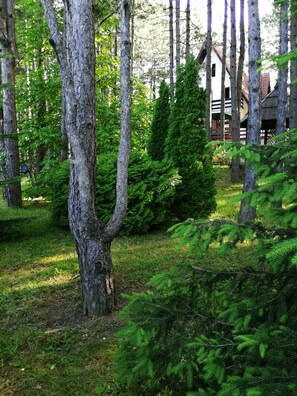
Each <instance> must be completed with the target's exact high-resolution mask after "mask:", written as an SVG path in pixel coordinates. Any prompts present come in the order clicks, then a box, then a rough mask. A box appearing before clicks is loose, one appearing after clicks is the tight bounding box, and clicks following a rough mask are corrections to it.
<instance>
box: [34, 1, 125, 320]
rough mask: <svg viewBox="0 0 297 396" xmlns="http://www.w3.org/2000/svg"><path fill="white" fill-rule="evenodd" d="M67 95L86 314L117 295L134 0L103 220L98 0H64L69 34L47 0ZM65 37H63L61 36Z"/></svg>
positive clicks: (72, 209) (73, 220)
mask: <svg viewBox="0 0 297 396" xmlns="http://www.w3.org/2000/svg"><path fill="white" fill-rule="evenodd" d="M42 3H43V7H44V11H45V16H46V18H47V21H48V25H49V28H50V33H51V39H50V41H51V44H52V45H53V47H54V49H55V52H56V55H57V59H58V63H59V67H60V73H61V79H62V90H63V92H64V94H65V99H66V113H65V125H66V128H67V136H68V141H69V144H70V182H69V200H68V212H69V224H70V230H71V233H72V236H73V238H74V241H75V244H76V250H77V253H78V258H79V264H80V277H81V283H82V294H83V312H84V314H85V315H91V316H95V315H103V314H107V313H109V312H111V311H112V309H113V307H114V300H115V289H114V281H113V268H112V259H111V253H110V246H111V242H112V240H113V238H114V237H115V236H116V235H117V234H118V232H119V230H120V228H121V226H122V223H123V219H124V216H125V213H126V207H127V190H128V183H127V179H128V160H129V151H130V104H131V97H130V35H129V20H130V1H129V0H122V2H121V95H122V98H121V106H122V107H121V138H120V146H119V155H118V167H117V183H116V192H117V193H116V205H115V210H114V213H113V215H112V218H111V219H110V221H109V222H108V223H107V224H103V223H102V222H101V221H100V220H99V219H98V218H97V216H96V211H95V170H96V122H95V121H96V118H95V45H94V15H93V0H72V1H71V2H68V1H65V3H64V21H63V28H64V35H63V36H62V35H61V32H60V31H59V27H58V23H57V18H56V14H55V10H54V7H53V3H52V0H42ZM62 37H64V40H62Z"/></svg>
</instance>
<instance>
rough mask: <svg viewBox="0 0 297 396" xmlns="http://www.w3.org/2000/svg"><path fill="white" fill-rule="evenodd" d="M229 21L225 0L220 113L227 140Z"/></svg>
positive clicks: (221, 133)
mask: <svg viewBox="0 0 297 396" xmlns="http://www.w3.org/2000/svg"><path fill="white" fill-rule="evenodd" d="M227 22H228V2H227V0H225V1H224V22H223V52H222V75H221V114H220V139H221V140H225V79H226V56H227Z"/></svg>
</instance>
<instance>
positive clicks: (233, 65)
mask: <svg viewBox="0 0 297 396" xmlns="http://www.w3.org/2000/svg"><path fill="white" fill-rule="evenodd" d="M230 22H231V46H230V80H231V118H232V142H233V143H239V141H240V136H239V127H238V100H237V98H238V96H237V72H236V70H237V57H236V49H237V45H236V7H235V0H231V3H230ZM231 180H232V182H233V183H238V182H239V181H240V178H239V160H238V159H237V158H232V166H231Z"/></svg>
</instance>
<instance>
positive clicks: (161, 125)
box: [148, 81, 170, 161]
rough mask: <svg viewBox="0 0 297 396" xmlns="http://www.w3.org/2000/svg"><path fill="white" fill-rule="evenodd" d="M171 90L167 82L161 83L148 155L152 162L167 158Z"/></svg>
mask: <svg viewBox="0 0 297 396" xmlns="http://www.w3.org/2000/svg"><path fill="white" fill-rule="evenodd" d="M169 114H170V89H169V86H168V85H167V84H166V82H165V81H162V82H161V85H160V90H159V98H158V99H157V100H156V105H155V110H154V115H153V122H152V126H151V136H150V141H149V144H148V154H149V156H150V157H151V159H152V160H155V161H162V160H163V159H164V156H165V152H164V150H165V140H166V136H167V133H168V127H169Z"/></svg>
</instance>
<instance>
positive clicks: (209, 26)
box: [206, 0, 212, 140]
mask: <svg viewBox="0 0 297 396" xmlns="http://www.w3.org/2000/svg"><path fill="white" fill-rule="evenodd" d="M211 52H212V0H207V38H206V130H207V136H208V140H211V129H212V128H211V121H212V117H211V110H212V108H211V105H212V92H211V89H212V86H211V76H212V70H211V69H212V68H211Z"/></svg>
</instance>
